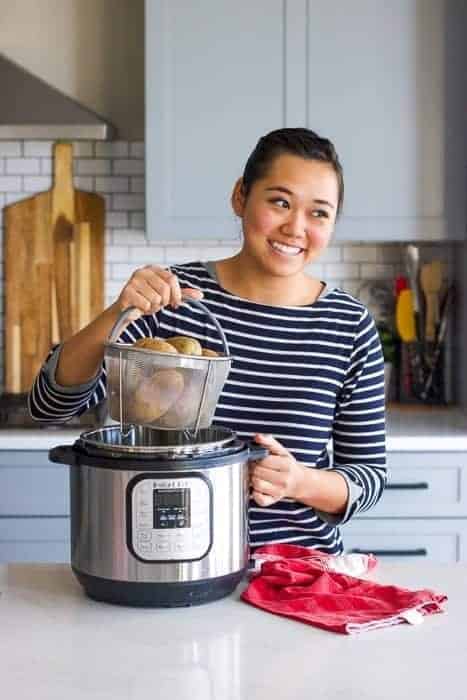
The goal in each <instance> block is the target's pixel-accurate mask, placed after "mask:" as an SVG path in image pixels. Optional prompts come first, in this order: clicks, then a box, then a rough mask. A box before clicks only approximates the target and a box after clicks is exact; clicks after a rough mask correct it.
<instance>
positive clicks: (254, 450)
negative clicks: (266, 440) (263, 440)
mask: <svg viewBox="0 0 467 700" xmlns="http://www.w3.org/2000/svg"><path fill="white" fill-rule="evenodd" d="M245 445H246V447H248V459H249V460H250V459H263V458H264V457H267V456H268V454H270V452H269V450H268V449H267V448H266V447H261V446H260V445H258V443H257V442H255V441H254V440H247V441H246V443H245Z"/></svg>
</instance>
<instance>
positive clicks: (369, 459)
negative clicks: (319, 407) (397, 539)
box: [323, 309, 387, 525]
mask: <svg viewBox="0 0 467 700" xmlns="http://www.w3.org/2000/svg"><path fill="white" fill-rule="evenodd" d="M332 439H333V467H332V469H333V471H335V472H337V473H339V474H341V475H342V476H343V477H344V479H345V480H346V482H347V487H348V490H349V498H348V502H347V507H346V510H345V512H344V513H343V514H342V515H337V516H334V515H331V514H323V518H324V519H326V520H327V521H329V522H332V523H333V524H340V525H342V524H344V523H345V522H347V521H348V520H350V518H351V517H353V516H354V515H355V514H356V513H359V512H362V511H367V510H369V509H370V508H372V507H373V506H374V505H375V504H376V503H377V502H378V501H379V499H380V498H381V495H382V493H383V491H384V488H385V485H386V480H387V469H386V440H385V397H384V359H383V353H382V349H381V343H380V340H379V335H378V332H377V330H376V326H375V323H374V321H373V319H372V318H371V316H370V314H369V313H368V311H367V310H366V309H365V310H364V312H363V314H362V317H361V319H360V322H359V325H358V328H357V332H356V337H355V342H354V348H353V351H352V354H351V358H350V364H349V368H348V371H347V374H346V378H345V381H344V384H343V387H342V390H341V392H340V395H339V399H338V403H337V406H336V411H335V416H334V422H333V432H332ZM330 518H331V520H330Z"/></svg>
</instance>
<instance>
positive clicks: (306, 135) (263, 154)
mask: <svg viewBox="0 0 467 700" xmlns="http://www.w3.org/2000/svg"><path fill="white" fill-rule="evenodd" d="M284 153H286V154H289V155H292V156H299V157H300V158H306V159H307V160H319V161H322V162H323V163H329V165H331V166H332V167H333V169H334V172H335V173H336V176H337V184H338V202H337V214H339V212H340V211H341V209H342V204H343V202H344V175H343V171H342V166H341V164H340V162H339V158H338V157H337V153H336V149H335V148H334V146H333V144H332V143H331V141H329V140H328V139H323V138H321V137H320V136H318V134H315V132H314V131H311V130H310V129H303V128H300V127H298V128H294V129H276V130H275V131H270V132H269V134H266V135H265V136H262V137H261V138H260V140H259V141H258V143H257V144H256V146H255V148H254V150H253V151H252V153H251V154H250V157H249V158H248V160H247V163H246V165H245V170H244V173H243V186H242V190H243V194H244V195H245V197H248V195H249V193H250V190H251V188H252V186H253V183H255V182H256V180H260V179H261V178H263V177H265V175H266V173H267V171H268V169H269V168H270V166H271V164H272V162H273V161H274V160H275V159H276V158H277V157H278V156H280V155H283V154H284Z"/></svg>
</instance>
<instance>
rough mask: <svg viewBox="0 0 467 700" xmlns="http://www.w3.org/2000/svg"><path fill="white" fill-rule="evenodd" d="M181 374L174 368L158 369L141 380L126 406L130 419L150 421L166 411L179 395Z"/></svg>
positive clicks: (182, 385)
mask: <svg viewBox="0 0 467 700" xmlns="http://www.w3.org/2000/svg"><path fill="white" fill-rule="evenodd" d="M183 389H184V380H183V375H182V374H181V373H180V372H178V371H177V370H176V369H160V370H158V371H157V372H154V374H153V375H152V377H145V378H143V379H142V380H141V382H140V384H139V385H138V387H137V389H136V391H135V393H134V395H133V400H132V402H131V404H130V406H128V416H129V420H130V421H134V422H135V423H152V422H154V421H156V420H158V419H159V418H160V417H161V416H163V415H164V413H166V412H167V411H168V410H169V408H170V407H171V406H173V404H174V403H175V402H176V401H178V399H179V398H180V397H181V395H182V393H183Z"/></svg>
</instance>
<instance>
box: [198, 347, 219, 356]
mask: <svg viewBox="0 0 467 700" xmlns="http://www.w3.org/2000/svg"><path fill="white" fill-rule="evenodd" d="M201 354H202V355H203V357H220V355H219V353H218V352H216V351H215V350H209V348H203V350H202V353H201Z"/></svg>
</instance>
